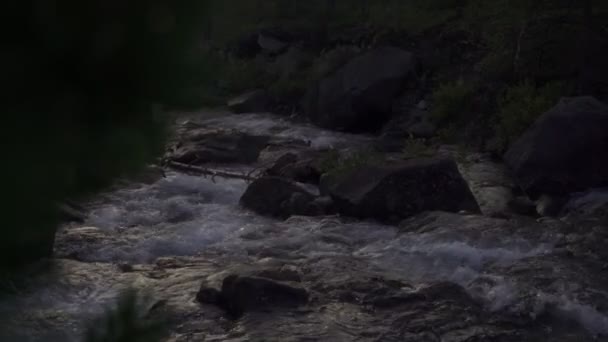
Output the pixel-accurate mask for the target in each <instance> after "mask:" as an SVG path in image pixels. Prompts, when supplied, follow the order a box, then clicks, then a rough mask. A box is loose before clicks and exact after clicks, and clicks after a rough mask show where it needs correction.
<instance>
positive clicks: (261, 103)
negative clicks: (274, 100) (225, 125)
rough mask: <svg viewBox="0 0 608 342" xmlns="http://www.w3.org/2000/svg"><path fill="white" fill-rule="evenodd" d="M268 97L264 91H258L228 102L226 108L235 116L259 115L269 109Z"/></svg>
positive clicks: (269, 101)
mask: <svg viewBox="0 0 608 342" xmlns="http://www.w3.org/2000/svg"><path fill="white" fill-rule="evenodd" d="M270 103H271V100H270V96H269V95H268V93H267V92H266V91H265V90H262V89H258V90H253V91H250V92H247V93H245V94H242V95H240V96H238V97H235V98H233V99H231V100H230V101H228V108H229V109H230V110H231V111H232V112H233V113H236V114H242V113H260V112H266V111H268V110H269V109H270Z"/></svg>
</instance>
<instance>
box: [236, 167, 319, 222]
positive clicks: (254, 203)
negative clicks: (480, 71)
mask: <svg viewBox="0 0 608 342" xmlns="http://www.w3.org/2000/svg"><path fill="white" fill-rule="evenodd" d="M314 199H315V196H314V195H312V194H311V193H309V192H308V191H306V190H305V189H304V188H302V187H300V186H299V185H297V184H295V183H293V182H291V181H289V180H287V179H284V178H279V177H262V178H258V179H256V180H255V181H254V182H253V183H251V184H250V185H249V187H247V190H246V191H245V193H244V194H243V196H242V197H241V200H240V203H241V205H242V206H244V207H245V208H248V209H251V210H253V211H255V212H256V213H258V214H260V215H265V216H272V217H281V218H287V217H289V216H291V215H307V214H308V207H309V204H310V203H311V202H313V201H314Z"/></svg>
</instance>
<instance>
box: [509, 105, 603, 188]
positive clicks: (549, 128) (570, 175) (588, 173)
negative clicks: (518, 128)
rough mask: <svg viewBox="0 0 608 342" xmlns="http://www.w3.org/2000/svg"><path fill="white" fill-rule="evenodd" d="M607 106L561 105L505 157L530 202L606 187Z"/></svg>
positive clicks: (543, 116) (531, 128)
mask: <svg viewBox="0 0 608 342" xmlns="http://www.w3.org/2000/svg"><path fill="white" fill-rule="evenodd" d="M606 151H608V106H607V105H605V104H603V103H601V102H600V101H598V100H596V99H595V98H593V97H575V98H565V99H562V100H561V101H560V102H559V103H558V104H557V105H556V106H555V107H554V108H553V109H551V110H549V111H548V112H546V113H545V114H543V115H542V116H541V117H540V118H539V119H538V120H537V121H536V122H535V123H534V125H533V126H532V127H530V128H529V129H528V130H527V131H526V132H525V133H524V135H523V136H522V137H521V138H519V140H517V141H516V142H515V143H514V144H513V145H512V146H511V147H510V149H509V150H508V151H507V153H506V155H505V160H506V162H507V164H508V166H509V167H510V168H511V169H512V170H513V173H514V175H515V177H516V180H517V182H518V184H519V185H520V186H521V188H522V189H523V190H524V191H525V192H526V193H527V194H528V195H529V196H530V197H532V198H533V199H536V198H538V197H539V196H540V195H542V194H548V195H553V196H563V195H568V194H570V193H572V192H578V191H584V190H587V189H588V188H592V187H599V186H605V185H606V184H608V158H606Z"/></svg>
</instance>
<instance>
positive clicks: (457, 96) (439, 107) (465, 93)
mask: <svg viewBox="0 0 608 342" xmlns="http://www.w3.org/2000/svg"><path fill="white" fill-rule="evenodd" d="M475 90H476V88H475V86H474V85H473V84H472V83H470V82H463V81H457V82H452V83H446V84H442V85H441V86H439V88H438V89H437V90H435V92H433V109H432V112H431V115H432V117H433V119H434V120H435V121H436V122H437V123H438V124H439V125H446V124H453V125H458V124H460V123H462V122H463V120H465V119H466V118H467V117H470V114H471V111H472V110H473V106H472V104H473V99H474V96H475Z"/></svg>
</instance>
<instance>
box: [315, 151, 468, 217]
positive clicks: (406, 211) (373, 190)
mask: <svg viewBox="0 0 608 342" xmlns="http://www.w3.org/2000/svg"><path fill="white" fill-rule="evenodd" d="M327 178H328V179H327ZM323 183H324V188H326V191H328V192H329V193H330V195H331V197H332V198H333V200H334V202H335V205H336V208H337V210H338V211H339V212H340V213H342V214H344V215H348V216H354V217H359V218H373V219H377V220H380V221H384V222H398V221H400V220H401V219H404V218H407V217H410V216H412V215H415V214H418V213H421V212H424V211H433V210H439V211H447V212H460V211H467V212H472V213H478V212H479V211H480V210H479V206H478V204H477V202H476V201H475V198H474V197H473V194H472V193H471V190H470V189H469V187H468V185H467V183H466V182H465V180H464V179H463V178H462V176H461V175H460V173H459V171H458V168H457V166H456V163H455V162H454V161H453V160H451V159H446V158H436V157H435V158H420V159H410V160H407V161H403V162H396V163H386V164H384V165H367V166H362V167H359V168H356V169H354V170H352V171H349V172H346V173H344V174H341V175H332V176H330V177H324V179H323Z"/></svg>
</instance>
